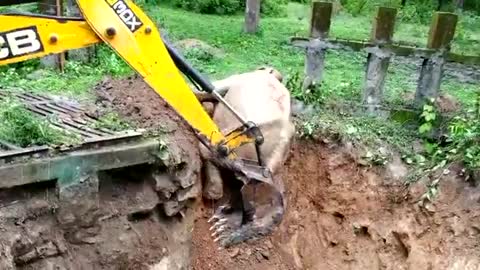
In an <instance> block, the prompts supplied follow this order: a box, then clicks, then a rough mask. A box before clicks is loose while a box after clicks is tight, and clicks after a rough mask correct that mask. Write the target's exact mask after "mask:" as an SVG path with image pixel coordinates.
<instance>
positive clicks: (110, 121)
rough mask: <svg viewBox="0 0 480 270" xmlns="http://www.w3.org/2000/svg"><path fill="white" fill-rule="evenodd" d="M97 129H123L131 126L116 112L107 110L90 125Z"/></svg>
mask: <svg viewBox="0 0 480 270" xmlns="http://www.w3.org/2000/svg"><path fill="white" fill-rule="evenodd" d="M92 127H93V128H97V129H108V130H112V131H123V130H126V129H129V128H132V125H131V124H129V123H127V122H126V121H124V120H123V119H122V118H121V117H120V115H119V114H118V113H116V112H108V113H106V114H105V115H103V116H101V117H100V118H99V119H98V121H97V122H95V123H94V124H93V125H92Z"/></svg>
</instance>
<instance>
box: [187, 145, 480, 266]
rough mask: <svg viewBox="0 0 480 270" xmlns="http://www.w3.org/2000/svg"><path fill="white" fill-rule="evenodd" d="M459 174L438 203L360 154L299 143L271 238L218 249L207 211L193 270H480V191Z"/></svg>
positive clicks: (200, 219) (446, 181) (445, 183)
mask: <svg viewBox="0 0 480 270" xmlns="http://www.w3.org/2000/svg"><path fill="white" fill-rule="evenodd" d="M454 174H455V172H452V173H451V174H450V175H446V176H445V177H444V178H443V179H442V181H441V184H440V195H439V198H438V200H436V201H435V202H434V203H433V204H431V205H428V206H427V207H426V209H425V208H423V207H419V206H418V204H416V201H417V200H418V198H419V197H420V196H421V195H422V194H423V192H425V188H424V185H423V184H422V183H418V184H415V185H413V186H412V187H411V188H410V189H408V190H407V189H405V188H404V186H403V185H402V183H401V182H398V181H396V180H393V179H389V178H390V177H386V175H388V173H386V172H385V171H384V170H383V169H378V168H369V167H364V166H362V165H359V164H358V163H357V162H356V154H355V151H354V150H351V149H349V148H348V147H342V146H332V145H325V144H324V143H322V142H315V141H301V140H297V142H296V143H295V145H294V146H293V148H292V150H291V156H290V158H289V160H288V161H287V164H286V165H285V169H284V178H285V179H287V180H286V181H287V182H286V187H287V193H288V202H287V203H288V210H287V214H286V216H285V219H284V221H283V223H282V225H281V227H280V229H279V230H278V231H277V232H276V233H274V235H272V236H271V237H269V238H268V239H265V240H263V241H259V242H256V243H252V244H244V245H241V246H239V247H234V248H230V249H228V250H217V247H216V246H215V244H214V243H213V241H212V240H211V237H209V231H208V225H207V223H206V217H207V216H209V214H210V213H211V211H212V210H211V209H210V208H208V207H204V208H203V210H201V211H200V213H199V214H198V216H197V219H196V222H195V231H194V238H193V239H194V248H193V252H194V258H193V260H194V261H193V266H194V269H196V270H200V269H212V270H216V269H219V270H220V269H239V270H240V269H250V270H255V269H258V270H260V269H272V270H273V269H279V270H280V269H282V270H283V269H480V225H479V224H480V223H479V222H480V188H478V187H472V186H470V184H468V183H466V182H464V181H463V180H461V179H460V178H458V177H455V175H454Z"/></svg>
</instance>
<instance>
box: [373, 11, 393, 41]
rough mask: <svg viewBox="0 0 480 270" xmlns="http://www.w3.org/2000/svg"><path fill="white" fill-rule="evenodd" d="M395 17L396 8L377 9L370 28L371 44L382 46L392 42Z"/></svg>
mask: <svg viewBox="0 0 480 270" xmlns="http://www.w3.org/2000/svg"><path fill="white" fill-rule="evenodd" d="M396 17H397V9H396V8H389V7H378V9H377V15H376V16H375V21H374V23H373V28H372V36H371V40H372V42H374V43H380V44H382V43H390V42H391V41H392V38H393V32H394V29H395V20H396Z"/></svg>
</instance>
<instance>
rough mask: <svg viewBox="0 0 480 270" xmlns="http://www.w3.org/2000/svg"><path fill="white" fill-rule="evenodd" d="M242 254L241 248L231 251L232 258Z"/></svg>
mask: <svg viewBox="0 0 480 270" xmlns="http://www.w3.org/2000/svg"><path fill="white" fill-rule="evenodd" d="M239 254H240V249H239V248H234V249H232V252H230V258H235V257H237V256H238V255H239Z"/></svg>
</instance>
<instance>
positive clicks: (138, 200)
mask: <svg viewBox="0 0 480 270" xmlns="http://www.w3.org/2000/svg"><path fill="white" fill-rule="evenodd" d="M134 199H135V201H134V202H132V203H130V204H129V206H128V211H129V213H138V212H145V211H149V210H151V209H154V208H155V207H156V206H157V205H158V204H159V203H160V200H159V198H158V195H157V193H156V192H155V190H154V189H153V188H152V186H151V185H150V184H149V183H148V181H143V183H142V186H141V189H140V190H139V191H137V192H136V195H135V198H134Z"/></svg>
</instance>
